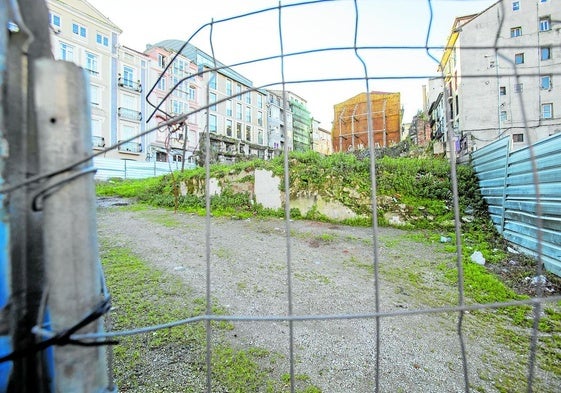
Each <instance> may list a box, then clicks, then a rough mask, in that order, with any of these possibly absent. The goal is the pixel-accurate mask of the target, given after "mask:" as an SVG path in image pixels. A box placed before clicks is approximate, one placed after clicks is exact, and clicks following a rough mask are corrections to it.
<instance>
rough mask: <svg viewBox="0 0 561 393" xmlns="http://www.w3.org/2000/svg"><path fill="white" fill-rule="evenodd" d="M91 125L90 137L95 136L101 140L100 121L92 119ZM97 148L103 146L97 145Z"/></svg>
mask: <svg viewBox="0 0 561 393" xmlns="http://www.w3.org/2000/svg"><path fill="white" fill-rule="evenodd" d="M91 125H92V136H97V137H99V138H101V120H99V119H92V122H91ZM98 147H103V146H99V145H98Z"/></svg>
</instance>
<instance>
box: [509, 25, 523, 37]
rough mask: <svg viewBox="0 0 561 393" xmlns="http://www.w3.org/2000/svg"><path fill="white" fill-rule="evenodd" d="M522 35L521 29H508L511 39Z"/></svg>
mask: <svg viewBox="0 0 561 393" xmlns="http://www.w3.org/2000/svg"><path fill="white" fill-rule="evenodd" d="M521 35H522V27H520V26H518V27H513V28H512V29H510V36H511V37H520V36H521Z"/></svg>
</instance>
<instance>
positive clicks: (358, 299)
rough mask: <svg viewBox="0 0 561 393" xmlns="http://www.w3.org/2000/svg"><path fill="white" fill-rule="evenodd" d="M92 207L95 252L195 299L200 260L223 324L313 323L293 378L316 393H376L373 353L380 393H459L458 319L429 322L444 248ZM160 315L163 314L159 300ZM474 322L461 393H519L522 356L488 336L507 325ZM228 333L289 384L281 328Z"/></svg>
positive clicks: (341, 232) (475, 317) (300, 338)
mask: <svg viewBox="0 0 561 393" xmlns="http://www.w3.org/2000/svg"><path fill="white" fill-rule="evenodd" d="M99 206H100V207H99V208H98V217H97V218H98V228H99V230H98V231H99V237H100V239H101V240H103V241H104V242H108V244H111V245H113V246H125V247H128V248H130V249H131V250H132V251H133V252H134V253H136V254H137V255H139V256H140V257H142V258H143V259H144V260H146V262H147V263H149V264H150V265H152V266H153V267H154V268H157V269H161V270H163V271H166V272H168V273H169V274H173V275H175V276H177V277H180V278H181V279H182V280H184V281H185V283H187V284H188V285H189V286H191V287H192V288H193V289H194V291H195V292H196V293H198V294H200V295H201V296H203V295H204V293H205V288H206V284H205V283H206V272H207V270H206V269H207V258H206V255H207V250H209V251H210V271H211V291H212V297H213V298H215V299H216V300H217V301H218V302H219V303H220V304H221V305H222V306H223V307H225V308H226V310H227V311H228V313H229V314H230V315H236V316H248V317H254V316H285V315H287V313H288V309H289V300H290V303H291V307H292V313H293V315H297V316H316V317H318V319H317V320H304V321H296V322H294V324H293V331H292V332H293V340H294V341H293V343H294V346H293V350H294V359H295V361H294V367H295V373H296V374H302V375H307V376H309V377H310V379H311V382H312V383H314V384H315V385H316V386H318V387H320V388H321V389H322V391H323V392H372V391H374V386H375V383H374V380H375V375H376V374H375V370H376V365H375V361H374V359H375V357H376V346H377V345H378V344H379V345H380V347H379V348H380V363H379V375H380V380H379V383H380V389H381V391H383V392H462V391H464V374H463V367H462V361H461V358H462V352H461V347H460V341H459V338H458V334H457V326H458V313H457V312H451V311H441V312H435V309H437V308H447V307H452V306H455V305H457V302H458V291H457V288H456V287H455V286H453V285H451V284H450V283H449V281H448V280H446V279H445V277H444V271H443V269H444V267H447V268H453V267H454V265H455V255H454V254H449V253H446V252H444V251H443V246H442V244H439V243H437V244H429V243H427V242H419V241H417V240H415V236H413V235H414V234H415V233H412V232H406V231H400V230H397V229H391V228H380V229H379V231H378V232H377V233H376V234H374V233H373V231H372V229H369V228H356V227H347V226H342V225H333V224H326V223H319V222H310V221H291V222H288V223H286V222H285V221H284V220H280V219H250V220H232V219H224V218H212V219H211V220H210V222H209V223H210V226H207V221H206V219H205V218H204V217H198V216H196V215H192V214H183V213H173V212H170V211H166V210H158V209H154V210H138V211H134V209H127V208H119V207H116V206H114V204H112V203H111V202H110V201H109V202H108V201H105V202H103V201H102V202H100V204H99ZM287 234H289V236H287ZM374 239H375V240H374ZM207 240H208V242H209V243H208V245H209V248H207ZM375 246H377V247H375ZM375 250H377V252H375ZM375 259H377V260H378V262H379V281H378V285H377V286H376V283H375V280H374V274H373V269H372V266H373V262H374V260H375ZM288 261H289V262H290V269H291V272H292V275H291V277H292V280H291V283H290V287H291V288H290V289H291V290H290V293H289V289H288V288H289V284H288V281H287V262H288ZM109 289H110V288H109ZM558 290H559V287H558V286H556V287H555V289H554V291H553V293H554V292H555V291H558ZM376 295H378V298H376ZM377 302H378V304H379V310H380V311H383V312H386V313H387V316H385V317H383V318H380V320H379V322H380V329H379V335H377V334H376V332H377V328H378V327H377V323H376V322H377V321H376V319H374V318H369V317H367V316H368V314H371V313H372V312H374V311H375V310H376V304H377ZM159 306H163V307H165V299H162V304H161V305H159ZM490 312H491V313H493V311H490ZM481 314H482V313H479V312H478V313H466V314H465V317H464V321H463V332H464V338H465V342H466V353H465V355H466V358H467V361H468V373H469V374H468V375H469V383H470V385H471V386H472V387H473V388H474V389H478V390H475V391H484V392H498V391H501V390H500V387H501V385H502V384H503V382H501V381H510V382H512V381H514V382H513V383H514V384H515V385H517V386H518V387H519V390H515V391H525V390H526V389H525V375H526V373H527V370H526V367H525V366H524V364H525V363H526V360H527V358H528V353H520V352H516V351H513V350H512V348H511V347H509V346H508V345H506V344H505V343H504V342H503V341H501V340H500V339H498V338H497V337H496V335H495V334H494V332H495V331H496V330H499V329H511V328H512V327H511V326H510V322H509V321H507V320H506V319H504V318H480V317H479V316H480V315H481ZM319 316H331V317H330V319H326V320H324V319H322V318H319ZM234 325H235V328H234V330H233V331H231V332H228V333H227V334H228V339H229V340H230V341H231V343H232V345H234V346H241V347H244V348H248V347H254V348H264V349H266V350H267V351H270V352H272V353H278V354H279V357H278V358H279V359H281V360H279V361H278V362H277V363H276V364H274V365H271V364H268V365H264V366H265V367H272V368H274V369H275V370H276V371H278V372H279V373H284V372H288V369H289V362H288V359H289V353H288V348H289V333H290V329H289V325H288V323H286V322H282V321H268V322H248V321H246V322H235V324H234ZM520 333H521V334H527V332H520ZM176 366H177V365H176ZM146 372H150V370H147V371H146ZM510 382H509V383H510ZM535 386H539V389H537V390H535V391H541V392H550V391H551V392H553V391H555V389H556V388H553V387H556V386H561V376H559V375H554V374H552V373H550V372H546V371H544V370H542V369H539V370H538V373H537V379H536V385H535ZM535 389H536V388H535ZM551 389H553V390H551Z"/></svg>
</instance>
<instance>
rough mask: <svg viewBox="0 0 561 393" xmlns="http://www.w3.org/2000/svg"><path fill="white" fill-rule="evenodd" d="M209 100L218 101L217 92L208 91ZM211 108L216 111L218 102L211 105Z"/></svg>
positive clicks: (210, 101) (211, 101)
mask: <svg viewBox="0 0 561 393" xmlns="http://www.w3.org/2000/svg"><path fill="white" fill-rule="evenodd" d="M208 101H209V102H208V103H209V104H213V103H214V102H216V93H208ZM210 110H211V111H216V104H214V105H210Z"/></svg>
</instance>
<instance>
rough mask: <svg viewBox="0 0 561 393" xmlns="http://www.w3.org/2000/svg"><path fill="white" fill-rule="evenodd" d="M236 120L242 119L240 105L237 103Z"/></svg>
mask: <svg viewBox="0 0 561 393" xmlns="http://www.w3.org/2000/svg"><path fill="white" fill-rule="evenodd" d="M236 119H238V120H241V119H242V104H240V103H239V102H237V103H236Z"/></svg>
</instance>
